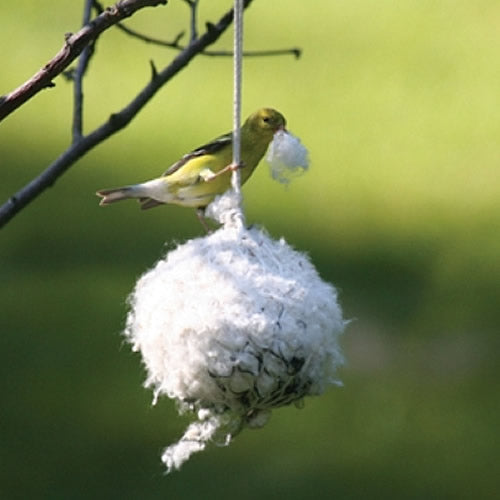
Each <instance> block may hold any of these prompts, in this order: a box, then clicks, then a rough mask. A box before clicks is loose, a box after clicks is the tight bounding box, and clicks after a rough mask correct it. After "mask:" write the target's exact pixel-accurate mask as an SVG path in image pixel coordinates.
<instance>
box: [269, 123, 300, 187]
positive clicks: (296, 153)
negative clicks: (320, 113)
mask: <svg viewBox="0 0 500 500" xmlns="http://www.w3.org/2000/svg"><path fill="white" fill-rule="evenodd" d="M266 161H267V162H268V163H269V167H270V173H271V177H272V178H273V179H274V180H276V181H278V182H281V183H282V184H288V183H289V182H290V181H291V179H292V178H293V177H297V176H299V175H302V174H303V173H304V172H305V171H306V170H307V169H308V168H309V153H308V151H307V149H306V148H305V147H304V145H303V144H302V143H301V142H300V139H299V138H298V137H295V136H294V135H293V134H291V133H290V132H287V131H284V130H280V131H278V132H276V133H275V134H274V138H273V140H272V142H271V144H270V145H269V149H268V151H267V155H266Z"/></svg>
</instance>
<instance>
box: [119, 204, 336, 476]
mask: <svg viewBox="0 0 500 500" xmlns="http://www.w3.org/2000/svg"><path fill="white" fill-rule="evenodd" d="M223 199H224V198H223ZM223 205H224V204H223ZM344 325H345V322H344V320H343V318H342V311H341V309H340V306H339V304H338V302H337V293H336V290H335V288H334V287H333V286H332V285H330V284H328V283H326V282H324V281H323V280H321V278H320V277H319V275H318V273H317V272H316V269H315V268H314V266H313V265H312V264H311V262H310V261H309V259H308V257H307V256H306V255H304V254H302V253H299V252H297V251H295V250H293V249H292V248H291V247H290V246H289V245H288V244H287V243H286V242H285V241H284V240H279V241H275V240H272V239H271V238H270V237H269V236H268V235H267V234H266V233H265V232H264V231H262V230H261V229H257V228H253V229H250V230H247V229H245V228H241V227H240V228H237V227H236V226H235V225H232V224H231V223H228V224H226V225H225V226H223V227H222V228H220V229H219V230H217V231H216V232H214V233H212V234H209V235H207V236H205V237H202V238H197V239H194V240H190V241H188V242H186V243H184V244H182V245H179V246H178V247H177V248H176V249H174V250H171V251H169V252H168V253H167V254H166V256H165V257H164V258H163V259H161V260H160V261H159V262H157V264H156V265H155V266H154V267H153V269H151V270H150V271H148V272H146V273H145V274H144V275H143V276H142V277H141V278H140V279H139V280H138V282H137V284H136V287H135V290H134V292H133V293H132V294H131V296H130V312H129V314H128V318H127V327H126V331H125V334H126V337H127V339H128V340H129V341H130V343H131V344H132V345H133V348H134V350H136V351H139V352H140V353H141V355H142V359H143V362H144V365H145V367H146V371H147V380H146V386H148V387H151V388H153V389H154V391H155V397H158V396H160V395H166V396H168V397H169V398H172V399H173V400H175V401H176V402H177V403H178V405H179V407H180V409H181V410H182V411H186V410H187V411H193V412H195V413H196V415H197V420H196V421H195V422H193V423H192V424H191V425H190V426H189V427H188V429H187V430H186V432H185V434H184V436H183V437H182V438H181V439H180V441H179V442H178V443H176V444H174V445H172V446H169V447H168V448H167V449H166V450H165V451H164V453H163V456H162V459H163V461H164V462H165V464H166V465H167V469H168V470H169V471H170V470H174V469H178V468H179V467H180V466H181V464H182V463H183V462H185V461H186V460H187V459H188V458H189V456H190V455H191V454H192V453H195V452H197V451H200V450H202V449H204V448H205V446H206V444H207V442H209V441H215V442H217V443H221V444H228V443H229V441H230V440H231V438H232V437H233V436H234V435H235V434H237V433H238V432H239V431H240V430H241V429H242V428H243V427H245V426H248V427H261V426H263V425H264V424H265V423H266V421H267V419H268V418H269V416H270V413H271V410H272V409H273V408H276V407H279V406H284V405H288V404H290V403H297V404H298V403H300V402H301V400H302V399H303V398H304V397H305V396H309V395H317V394H321V393H322V392H323V391H324V390H325V388H326V387H327V386H328V385H329V384H332V383H333V384H335V383H338V381H337V377H336V369H337V367H338V366H339V364H341V362H342V355H341V352H340V347H339V344H338V338H339V335H340V333H341V332H342V331H343V329H344Z"/></svg>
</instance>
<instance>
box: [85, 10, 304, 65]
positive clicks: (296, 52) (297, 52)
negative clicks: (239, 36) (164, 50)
mask: <svg viewBox="0 0 500 500" xmlns="http://www.w3.org/2000/svg"><path fill="white" fill-rule="evenodd" d="M184 1H185V2H186V3H187V4H188V5H190V6H191V5H192V1H193V0H184ZM94 6H95V8H96V9H98V11H99V12H102V11H103V7H102V5H101V4H100V3H99V1H98V0H94ZM192 22H193V21H191V26H192ZM116 27H117V28H118V29H119V30H121V31H123V32H124V33H127V35H130V36H131V37H133V38H137V39H139V40H142V41H143V42H146V43H150V44H152V45H159V46H160V47H168V48H170V49H175V50H179V51H182V50H184V49H185V48H186V46H185V45H182V44H181V43H179V42H180V41H181V39H182V37H183V36H184V35H185V32H184V31H181V32H180V33H179V34H178V35H177V36H176V37H175V38H174V39H173V40H172V41H169V40H162V39H160V38H155V37H153V36H149V35H145V34H143V33H140V32H139V31H136V30H134V29H132V28H129V27H128V26H125V25H124V24H123V23H117V24H116ZM192 33H193V31H192V28H191V36H192ZM200 55H202V56H208V57H233V56H234V52H233V51H232V50H204V51H203V52H201V54H200ZM285 55H293V56H294V57H295V58H296V59H298V58H299V57H300V56H301V55H302V49H301V48H299V47H291V48H288V49H271V50H244V51H243V57H265V56H285Z"/></svg>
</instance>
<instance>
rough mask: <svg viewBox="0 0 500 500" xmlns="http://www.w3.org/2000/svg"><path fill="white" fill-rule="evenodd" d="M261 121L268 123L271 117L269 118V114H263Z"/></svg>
mask: <svg viewBox="0 0 500 500" xmlns="http://www.w3.org/2000/svg"><path fill="white" fill-rule="evenodd" d="M262 121H263V122H264V123H269V122H270V121H271V118H269V116H264V118H262Z"/></svg>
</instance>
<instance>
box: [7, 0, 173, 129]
mask: <svg viewBox="0 0 500 500" xmlns="http://www.w3.org/2000/svg"><path fill="white" fill-rule="evenodd" d="M167 1H168V0H120V1H118V2H117V3H116V4H115V5H113V6H112V7H109V8H107V9H106V10H105V11H104V12H102V14H100V15H99V16H97V17H96V18H95V19H94V20H93V21H92V22H90V23H89V24H87V25H86V26H84V27H83V28H82V29H81V30H80V31H78V33H75V34H74V35H73V34H70V33H69V34H67V35H66V37H65V42H64V46H63V48H62V49H61V50H60V51H59V52H58V53H57V54H56V55H55V56H54V57H53V58H52V59H51V60H50V61H49V62H48V63H47V64H46V65H45V66H44V67H43V68H42V69H40V70H39V71H38V72H37V73H36V74H35V75H33V76H32V77H31V78H30V79H29V80H28V81H26V82H25V83H23V84H22V85H21V86H20V87H18V88H17V89H15V90H13V91H12V92H11V93H10V94H7V95H6V96H2V97H0V121H1V120H3V119H4V118H5V117H6V116H8V115H9V114H10V113H12V112H13V111H15V110H16V109H17V108H19V106H21V105H22V104H23V103H25V102H26V101H27V100H28V99H31V98H32V97H33V96H34V95H35V94H37V93H38V92H40V91H41V90H42V89H44V88H47V87H53V86H54V83H53V82H52V80H53V79H54V78H55V77H56V76H57V75H59V74H60V73H61V72H62V71H64V69H65V68H67V67H68V65H69V64H70V63H71V62H72V61H73V60H74V59H75V58H76V57H77V56H78V55H79V54H80V53H81V52H82V50H83V49H84V48H85V47H86V46H87V45H88V44H89V43H90V42H91V41H93V40H95V39H96V38H97V37H98V36H99V35H100V34H101V33H102V32H103V31H104V30H106V29H108V28H109V27H110V26H113V25H114V24H116V23H117V22H118V21H121V20H122V19H125V18H126V17H129V16H131V15H132V14H133V13H134V12H136V11H138V10H139V9H143V8H144V7H155V6H157V5H165V4H166V3H167Z"/></svg>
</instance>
